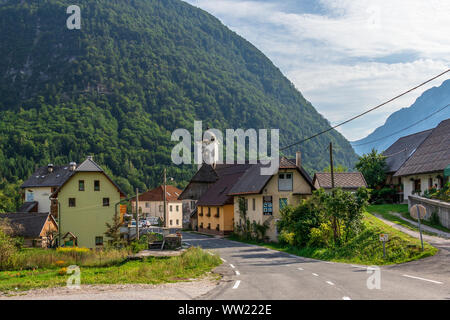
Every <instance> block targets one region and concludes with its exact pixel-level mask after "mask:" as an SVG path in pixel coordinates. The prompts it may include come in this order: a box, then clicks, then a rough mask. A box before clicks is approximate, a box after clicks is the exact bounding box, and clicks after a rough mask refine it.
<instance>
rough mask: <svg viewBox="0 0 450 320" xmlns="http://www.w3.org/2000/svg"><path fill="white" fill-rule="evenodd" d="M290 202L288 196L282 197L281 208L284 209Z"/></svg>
mask: <svg viewBox="0 0 450 320" xmlns="http://www.w3.org/2000/svg"><path fill="white" fill-rule="evenodd" d="M287 204H288V199H287V198H280V200H279V205H280V210H282V209H284V208H285V207H286V206H287Z"/></svg>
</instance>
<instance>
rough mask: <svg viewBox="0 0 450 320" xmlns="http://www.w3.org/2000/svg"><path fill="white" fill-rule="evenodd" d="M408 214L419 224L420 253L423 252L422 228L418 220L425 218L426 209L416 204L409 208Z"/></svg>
mask: <svg viewBox="0 0 450 320" xmlns="http://www.w3.org/2000/svg"><path fill="white" fill-rule="evenodd" d="M409 214H410V215H411V217H413V218H414V219H417V222H419V234H420V242H421V244H422V251H423V237H422V227H421V223H420V219H423V218H425V216H426V215H427V208H425V207H424V206H423V205H421V204H416V205H414V206H412V207H411V211H410V213H409Z"/></svg>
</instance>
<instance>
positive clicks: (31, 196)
mask: <svg viewBox="0 0 450 320" xmlns="http://www.w3.org/2000/svg"><path fill="white" fill-rule="evenodd" d="M25 201H26V202H33V201H34V192H33V190H28V191H27V196H26V200H25Z"/></svg>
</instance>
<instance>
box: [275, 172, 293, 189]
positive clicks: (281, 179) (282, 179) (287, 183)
mask: <svg viewBox="0 0 450 320" xmlns="http://www.w3.org/2000/svg"><path fill="white" fill-rule="evenodd" d="M292 180H293V179H292V173H280V174H278V191H292V189H293V182H292Z"/></svg>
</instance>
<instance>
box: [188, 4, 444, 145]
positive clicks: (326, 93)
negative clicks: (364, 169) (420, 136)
mask: <svg viewBox="0 0 450 320" xmlns="http://www.w3.org/2000/svg"><path fill="white" fill-rule="evenodd" d="M188 2H190V3H191V4H193V5H197V6H199V7H200V8H202V9H205V10H207V11H208V12H210V13H212V14H213V15H215V16H217V17H218V18H220V19H221V21H222V22H224V23H225V24H226V25H227V26H229V27H230V28H231V29H232V30H234V31H236V32H237V33H238V34H240V35H242V36H243V37H244V38H246V39H247V40H249V41H250V42H252V43H253V44H254V45H255V46H257V47H258V48H259V49H260V50H261V51H263V52H264V53H265V54H266V55H267V56H268V57H269V58H270V59H271V60H272V61H274V63H275V64H276V65H277V66H279V67H280V68H281V70H282V71H283V72H284V73H285V74H286V76H287V77H288V78H289V79H290V80H291V81H292V82H293V83H294V84H295V85H296V87H297V88H298V89H299V90H300V91H301V92H302V93H303V94H304V96H305V97H306V98H307V99H308V100H310V101H311V103H312V104H313V105H314V106H315V107H316V108H317V110H318V111H319V112H320V113H322V114H323V115H324V116H325V117H326V118H328V119H329V120H330V121H331V122H332V123H333V124H335V123H337V122H340V121H342V120H345V119H346V118H348V117H351V116H353V115H355V114H357V113H360V112H362V111H364V110H366V109H368V108H369V107H372V106H374V105H376V104H378V103H380V102H382V101H384V100H387V99H389V98H391V97H393V96H395V95H397V94H399V93H400V92H402V91H404V90H406V89H409V88H410V87H412V86H414V85H416V84H419V83H421V82H423V81H424V80H426V79H427V78H429V77H431V76H434V75H435V74H437V73H439V72H441V71H443V70H445V69H447V68H448V67H449V65H450V54H449V53H450V37H449V36H448V34H449V30H450V19H448V13H449V12H450V1H447V0H442V1H439V0H429V1H422V0H396V1H392V0H377V1H369V0H360V1H353V0H320V2H319V3H318V5H320V7H321V8H323V9H324V10H321V12H318V13H315V12H313V13H311V12H308V13H306V12H298V10H295V12H294V11H292V10H290V11H289V12H288V11H287V10H286V9H285V7H283V4H284V3H283V1H281V0H280V1H276V0H272V1H270V0H269V1H264V2H260V1H257V0H253V1H238V0H215V1H212V0H189V1H188ZM447 78H448V76H447ZM445 79H446V78H442V79H439V80H436V81H434V82H433V83H431V84H429V85H427V86H426V87H423V88H421V89H419V90H418V91H417V92H414V93H411V94H409V95H408V96H407V97H405V98H402V99H399V100H398V101H396V102H395V103H392V104H389V105H387V106H385V107H382V108H381V109H380V110H378V111H376V112H373V113H371V114H369V115H367V116H365V117H364V118H362V119H361V120H357V121H355V122H352V123H350V124H348V125H345V126H344V127H342V128H341V129H340V131H341V132H342V133H343V134H344V135H345V136H346V137H347V138H348V139H349V140H355V139H359V138H362V137H364V136H366V135H367V134H368V133H370V132H371V131H373V130H374V129H375V128H376V127H378V126H380V125H382V124H383V123H384V121H385V120H386V118H387V117H388V116H389V114H390V113H392V112H394V111H396V110H398V109H400V108H402V107H407V106H409V105H410V104H412V103H413V102H414V100H415V99H416V98H417V97H418V96H419V95H420V94H421V93H422V92H423V91H425V90H426V89H428V88H429V87H431V86H435V85H439V84H440V83H441V82H442V81H443V80H445Z"/></svg>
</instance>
